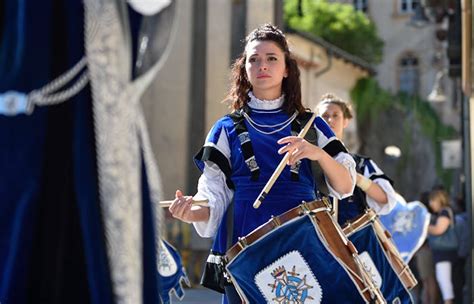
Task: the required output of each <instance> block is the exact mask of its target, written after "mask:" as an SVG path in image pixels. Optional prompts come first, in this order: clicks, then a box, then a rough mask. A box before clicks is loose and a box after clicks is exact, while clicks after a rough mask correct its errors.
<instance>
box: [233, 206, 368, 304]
mask: <svg viewBox="0 0 474 304" xmlns="http://www.w3.org/2000/svg"><path fill="white" fill-rule="evenodd" d="M314 225H315V224H313V222H312V220H311V218H310V217H309V216H307V215H306V216H303V217H302V218H300V219H297V220H295V221H293V222H290V223H288V224H286V225H284V226H282V227H279V228H278V229H276V230H275V231H274V232H272V233H271V234H269V235H266V236H265V237H264V238H262V239H260V240H259V241H258V242H256V243H254V244H252V245H250V246H248V247H246V248H245V249H244V250H243V251H242V252H240V253H239V254H238V255H237V256H236V257H235V258H234V259H233V260H232V261H230V262H229V264H228V265H227V269H228V271H229V272H230V273H231V274H232V278H233V280H235V282H236V285H238V288H240V289H241V290H242V291H243V292H244V293H245V295H246V297H247V298H248V300H249V303H266V302H268V301H267V300H266V299H265V298H264V296H263V294H262V292H261V291H259V288H261V289H270V290H271V289H272V287H271V286H257V285H256V280H255V277H256V275H257V274H258V273H259V272H260V271H262V270H264V269H265V268H267V267H268V266H269V265H272V264H274V262H275V261H276V260H278V259H280V258H281V257H283V256H285V255H286V254H288V253H290V252H292V251H297V252H299V253H300V254H301V256H302V257H303V258H304V260H305V261H306V262H307V264H306V266H308V267H309V269H308V270H307V271H304V273H300V274H298V275H295V274H294V277H293V280H295V282H296V281H299V280H301V279H302V278H303V275H307V276H308V277H309V276H310V273H312V274H313V275H314V277H316V279H317V281H318V282H319V285H320V286H321V290H322V298H321V303H365V301H364V299H363V298H362V296H361V294H360V293H359V291H358V289H357V287H356V285H355V284H354V282H353V281H352V279H351V278H350V277H349V275H348V273H347V272H346V271H345V270H344V269H343V267H342V266H341V265H340V264H339V263H338V262H337V260H336V259H334V257H333V256H332V254H331V253H330V252H329V251H328V250H327V249H326V246H325V245H324V244H323V243H322V241H321V240H320V239H319V236H318V234H317V233H316V231H315V227H314ZM276 265H278V266H283V267H285V269H286V270H287V271H290V270H291V269H292V267H293V265H283V264H280V263H277V264H276ZM270 270H273V269H270ZM288 273H289V272H288ZM335 282H337V284H335ZM290 287H291V286H290ZM316 289H317V287H316V286H311V287H310V288H307V290H306V293H305V292H304V291H302V292H300V295H299V296H298V300H300V301H301V302H298V303H304V302H305V300H308V299H309V298H308V296H312V297H315V293H316ZM293 292H295V290H293ZM273 294H274V295H275V296H277V295H278V294H280V295H282V294H284V286H283V284H279V285H278V286H277V287H276V288H275V290H274V291H273ZM286 295H288V294H286ZM293 295H295V294H293ZM293 301H294V303H296V301H295V299H293ZM308 302H311V301H308Z"/></svg>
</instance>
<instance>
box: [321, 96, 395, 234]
mask: <svg viewBox="0 0 474 304" xmlns="http://www.w3.org/2000/svg"><path fill="white" fill-rule="evenodd" d="M317 111H318V113H319V115H321V116H322V117H323V119H324V120H326V122H327V123H328V124H329V126H330V127H331V129H332V130H333V131H334V134H336V137H337V138H338V139H339V140H341V141H342V140H343V138H344V129H345V128H346V127H347V126H348V125H349V121H350V120H351V119H352V117H353V115H352V109H351V107H350V105H349V104H348V103H347V102H345V101H344V100H342V99H340V98H339V97H337V96H335V95H333V94H325V95H323V96H322V97H321V101H320V103H319V104H318V107H317ZM351 155H352V157H353V158H354V161H355V162H356V170H357V187H356V188H355V189H354V195H353V196H351V197H349V198H346V199H344V200H341V201H339V207H338V222H339V224H340V225H341V226H342V225H344V224H345V223H346V222H347V221H350V220H351V219H353V218H355V217H357V216H358V215H360V214H362V213H363V212H364V210H365V209H366V208H367V207H370V208H372V209H374V211H375V212H376V213H377V214H387V213H389V212H390V211H391V210H392V209H393V208H394V207H395V205H396V203H397V200H396V196H395V190H394V189H393V187H392V181H391V180H390V178H388V177H387V176H386V175H385V173H384V172H383V171H382V170H381V169H380V168H379V167H378V166H377V165H376V164H375V162H374V161H373V160H371V159H370V158H369V157H366V156H361V155H358V154H351Z"/></svg>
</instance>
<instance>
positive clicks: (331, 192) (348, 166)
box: [326, 152, 357, 200]
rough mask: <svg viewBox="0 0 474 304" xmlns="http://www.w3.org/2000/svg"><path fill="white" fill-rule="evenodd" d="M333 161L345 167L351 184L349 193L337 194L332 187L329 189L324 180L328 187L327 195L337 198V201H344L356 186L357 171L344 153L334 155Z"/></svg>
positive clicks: (353, 162) (350, 157) (352, 160)
mask: <svg viewBox="0 0 474 304" xmlns="http://www.w3.org/2000/svg"><path fill="white" fill-rule="evenodd" d="M334 160H336V161H337V162H338V163H340V164H341V165H343V166H344V167H346V169H347V170H349V174H350V175H351V182H352V185H351V191H350V192H347V193H339V192H337V191H336V190H335V189H334V188H333V187H331V185H330V184H329V182H328V181H327V179H326V185H327V186H328V190H329V195H330V196H332V197H335V198H337V199H338V200H342V199H345V198H346V197H349V196H351V195H352V193H353V192H354V188H355V185H356V178H357V171H356V168H355V167H356V164H355V161H354V159H353V158H352V156H350V155H349V154H347V153H344V152H339V153H338V154H337V155H336V157H334Z"/></svg>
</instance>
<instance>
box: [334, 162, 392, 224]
mask: <svg viewBox="0 0 474 304" xmlns="http://www.w3.org/2000/svg"><path fill="white" fill-rule="evenodd" d="M352 157H353V158H354V161H355V162H356V170H357V172H358V173H359V174H361V175H363V176H365V177H367V178H369V179H370V180H371V181H372V182H374V183H376V184H377V185H379V186H380V188H382V190H383V191H384V192H385V194H386V195H387V200H388V202H387V204H384V205H380V204H379V203H377V201H375V200H374V199H372V198H371V197H370V196H368V195H367V194H366V193H365V192H364V191H362V189H360V188H359V187H357V186H356V187H355V189H354V194H353V195H352V196H351V197H348V198H346V199H344V200H341V201H340V202H339V214H338V222H339V224H340V225H341V226H342V225H344V224H345V223H346V222H347V221H350V220H351V219H354V218H355V217H357V216H358V215H360V214H362V213H364V210H365V209H366V208H367V207H369V208H372V209H373V210H374V211H375V212H376V213H377V214H380V215H384V214H388V213H389V212H390V211H391V210H392V209H393V208H394V207H395V205H396V204H397V198H396V195H395V190H394V189H393V187H392V183H393V182H392V180H391V179H390V178H389V177H388V176H386V175H385V173H384V172H383V171H382V170H381V169H380V168H379V167H378V166H377V165H376V164H375V162H374V161H373V160H371V159H370V158H368V157H365V156H360V155H356V154H352Z"/></svg>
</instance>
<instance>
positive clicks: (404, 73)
mask: <svg viewBox="0 0 474 304" xmlns="http://www.w3.org/2000/svg"><path fill="white" fill-rule="evenodd" d="M398 67H399V69H398V90H399V91H400V92H405V93H408V94H410V95H416V94H418V87H419V71H418V58H416V57H415V56H413V55H411V54H407V55H405V56H403V57H402V58H401V59H400V61H399V63H398Z"/></svg>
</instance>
